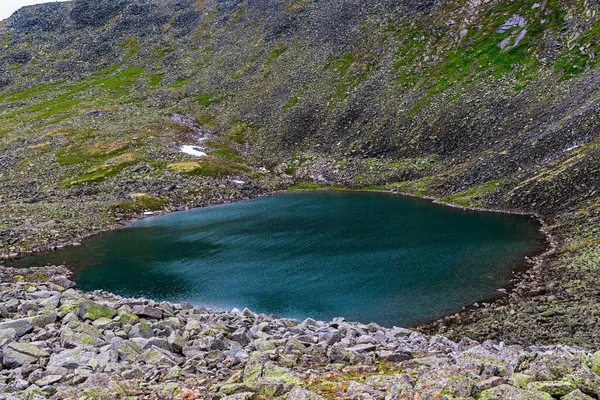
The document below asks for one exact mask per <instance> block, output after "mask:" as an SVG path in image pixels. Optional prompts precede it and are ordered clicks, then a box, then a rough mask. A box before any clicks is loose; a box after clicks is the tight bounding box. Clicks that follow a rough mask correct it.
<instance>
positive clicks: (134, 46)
mask: <svg viewBox="0 0 600 400" xmlns="http://www.w3.org/2000/svg"><path fill="white" fill-rule="evenodd" d="M137 39H138V38H137V36H131V37H130V38H129V39H127V40H125V41H124V42H121V43H119V45H118V46H119V47H120V48H122V49H125V50H126V53H125V55H124V59H125V60H127V59H129V58H132V57H135V56H136V55H137V53H138V51H140V49H141V48H142V46H141V45H140V44H139V43H138V40H137Z"/></svg>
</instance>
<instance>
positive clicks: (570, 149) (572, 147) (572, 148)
mask: <svg viewBox="0 0 600 400" xmlns="http://www.w3.org/2000/svg"><path fill="white" fill-rule="evenodd" d="M579 147H581V145H580V144H576V145H575V146H571V147H569V148H568V149H566V150H565V153H568V152H569V151H572V150H575V149H578V148H579Z"/></svg>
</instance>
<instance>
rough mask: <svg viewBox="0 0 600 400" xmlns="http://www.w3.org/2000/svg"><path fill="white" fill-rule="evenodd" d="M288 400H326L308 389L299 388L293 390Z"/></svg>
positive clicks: (288, 395)
mask: <svg viewBox="0 0 600 400" xmlns="http://www.w3.org/2000/svg"><path fill="white" fill-rule="evenodd" d="M286 398H287V400H325V399H324V398H323V397H321V396H319V395H318V394H315V393H313V392H310V391H308V390H306V389H302V388H300V387H298V386H296V387H295V388H293V389H292V390H291V391H290V392H289V393H288V394H287V396H286Z"/></svg>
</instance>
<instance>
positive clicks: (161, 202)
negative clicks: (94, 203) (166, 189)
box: [109, 193, 169, 213]
mask: <svg viewBox="0 0 600 400" xmlns="http://www.w3.org/2000/svg"><path fill="white" fill-rule="evenodd" d="M168 203H169V202H168V201H167V200H165V199H162V198H160V197H154V196H151V195H149V194H145V193H140V194H136V195H133V196H132V200H131V201H122V202H119V203H117V204H115V205H112V206H111V207H109V210H110V211H113V212H117V213H139V212H144V211H160V210H162V209H164V208H165V206H166V205H167V204H168Z"/></svg>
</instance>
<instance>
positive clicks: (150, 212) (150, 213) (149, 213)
mask: <svg viewBox="0 0 600 400" xmlns="http://www.w3.org/2000/svg"><path fill="white" fill-rule="evenodd" d="M144 215H154V211H146V212H145V213H144Z"/></svg>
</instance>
